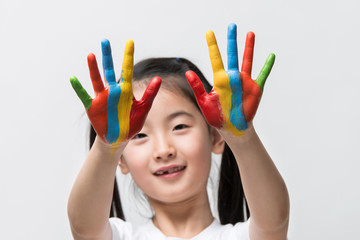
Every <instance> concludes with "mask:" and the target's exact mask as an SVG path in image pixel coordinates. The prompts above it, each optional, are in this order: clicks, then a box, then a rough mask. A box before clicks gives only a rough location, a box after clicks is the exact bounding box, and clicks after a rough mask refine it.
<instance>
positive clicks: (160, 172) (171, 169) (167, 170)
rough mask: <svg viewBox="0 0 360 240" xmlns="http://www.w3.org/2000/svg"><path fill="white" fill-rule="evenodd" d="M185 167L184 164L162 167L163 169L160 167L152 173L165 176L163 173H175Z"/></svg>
mask: <svg viewBox="0 0 360 240" xmlns="http://www.w3.org/2000/svg"><path fill="white" fill-rule="evenodd" d="M185 168H186V166H174V167H171V166H170V167H167V168H163V169H160V170H157V171H156V172H155V173H154V175H155V176H165V175H169V176H170V174H171V175H174V176H175V175H177V174H174V173H179V172H181V171H183V170H184V169H185Z"/></svg>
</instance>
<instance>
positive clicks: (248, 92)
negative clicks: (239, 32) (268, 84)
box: [240, 32, 262, 122]
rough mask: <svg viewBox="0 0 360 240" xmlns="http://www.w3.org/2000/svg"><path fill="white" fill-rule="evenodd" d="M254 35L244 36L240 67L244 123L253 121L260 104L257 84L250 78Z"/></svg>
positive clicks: (250, 33)
mask: <svg viewBox="0 0 360 240" xmlns="http://www.w3.org/2000/svg"><path fill="white" fill-rule="evenodd" d="M254 45H255V34H254V33H253V32H248V33H247V35H246V42H245V49H244V55H243V62H242V66H241V73H240V76H241V81H242V87H243V106H242V107H243V109H242V111H243V113H244V116H245V120H246V122H250V121H252V120H253V119H254V116H255V113H256V111H257V108H258V106H259V103H260V99H261V95H262V92H261V90H260V87H259V86H258V85H257V83H256V82H255V81H254V80H253V79H252V78H251V71H252V63H253V56H254Z"/></svg>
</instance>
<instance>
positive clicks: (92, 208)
mask: <svg viewBox="0 0 360 240" xmlns="http://www.w3.org/2000/svg"><path fill="white" fill-rule="evenodd" d="M102 53H103V67H104V75H105V86H104V84H103V82H102V80H101V77H100V74H99V70H98V67H97V63H96V59H95V56H94V55H93V54H89V56H88V65H89V71H90V77H91V81H92V84H93V87H94V91H95V98H94V99H92V98H91V97H90V96H89V94H88V93H87V92H86V90H85V89H84V88H83V87H82V86H81V84H80V82H79V81H78V80H77V79H76V78H75V77H71V79H70V81H71V84H72V86H73V88H74V90H75V92H76V93H77V95H78V96H79V98H80V100H81V101H82V102H83V104H84V106H85V108H86V112H87V115H88V117H89V119H90V121H91V124H92V125H93V127H94V129H95V131H96V133H97V137H96V140H95V142H94V145H93V147H92V148H91V150H90V152H89V155H88V157H87V158H86V161H85V163H84V165H83V167H82V169H81V171H80V173H79V175H78V177H77V179H76V181H75V183H74V186H73V189H72V191H71V193H70V197H69V202H68V216H69V220H70V225H71V229H72V233H73V236H74V238H75V239H111V236H112V234H111V228H110V225H109V221H108V219H109V212H110V207H111V200H112V194H113V187H114V178H115V172H116V168H117V166H118V163H119V161H120V156H121V154H122V152H123V150H124V148H125V146H126V144H127V142H128V139H129V138H131V137H132V136H133V135H135V134H136V133H137V132H138V131H140V130H141V128H142V125H143V123H144V121H145V118H146V115H147V113H148V111H149V109H150V107H151V104H152V102H153V99H154V97H155V95H156V94H157V91H158V90H159V87H160V84H161V79H160V78H154V79H153V80H152V81H151V82H150V83H149V86H148V87H147V89H146V91H145V93H144V95H143V97H142V98H141V99H140V100H139V101H138V100H136V99H135V98H134V97H133V94H132V86H131V80H132V70H133V53H134V44H133V42H132V41H128V42H127V43H126V47H125V54H124V60H123V67H122V73H121V80H120V83H117V82H116V80H115V74H114V69H113V62H112V56H111V48H110V43H109V41H107V40H104V41H103V42H102Z"/></svg>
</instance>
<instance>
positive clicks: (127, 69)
mask: <svg viewBox="0 0 360 240" xmlns="http://www.w3.org/2000/svg"><path fill="white" fill-rule="evenodd" d="M133 67H134V42H133V40H130V39H129V40H127V42H126V45H125V52H124V60H123V65H122V71H121V78H120V82H122V81H124V82H126V83H131V80H132V75H133Z"/></svg>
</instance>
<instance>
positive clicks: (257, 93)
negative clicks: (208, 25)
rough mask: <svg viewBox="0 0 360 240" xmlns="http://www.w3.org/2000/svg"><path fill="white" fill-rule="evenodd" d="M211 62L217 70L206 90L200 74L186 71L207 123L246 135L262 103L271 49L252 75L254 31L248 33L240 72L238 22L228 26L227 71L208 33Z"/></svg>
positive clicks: (272, 58) (213, 40) (212, 35)
mask: <svg viewBox="0 0 360 240" xmlns="http://www.w3.org/2000/svg"><path fill="white" fill-rule="evenodd" d="M206 40H207V44H208V47H209V54H210V60H211V66H212V69H213V74H214V88H213V89H212V90H211V92H210V93H209V94H207V93H206V92H205V89H204V86H203V85H202V83H201V81H200V79H199V77H198V76H197V75H196V74H195V73H194V72H192V71H188V72H187V73H186V78H187V79H188V81H189V83H190V85H191V87H192V89H193V91H194V93H195V96H196V99H197V102H198V104H199V106H200V109H201V111H202V112H203V114H204V116H205V118H206V120H207V121H208V123H209V124H210V125H212V126H214V127H216V128H218V129H222V128H224V129H225V130H227V131H229V132H232V133H233V134H234V135H235V136H243V135H244V131H245V130H246V129H247V128H248V124H249V123H251V121H252V120H253V118H254V116H255V113H256V110H257V108H258V106H259V103H260V99H261V95H262V92H263V88H264V84H265V81H266V79H267V77H268V76H269V74H270V71H271V68H272V66H273V64H274V61H275V55H274V54H273V53H271V54H270V55H269V56H268V58H267V60H266V62H265V65H264V67H263V68H262V70H261V72H260V74H259V76H258V78H257V79H256V80H253V79H251V69H252V60H253V52H254V40H255V35H254V33H252V32H249V33H248V34H247V36H246V43H245V50H244V56H243V63H242V67H241V72H240V71H239V67H238V53H237V40H236V25H235V24H230V25H229V27H228V46H227V55H228V71H225V70H224V66H223V62H222V59H221V55H220V51H219V48H218V45H217V43H216V38H215V35H214V33H213V32H212V31H208V32H207V33H206Z"/></svg>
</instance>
